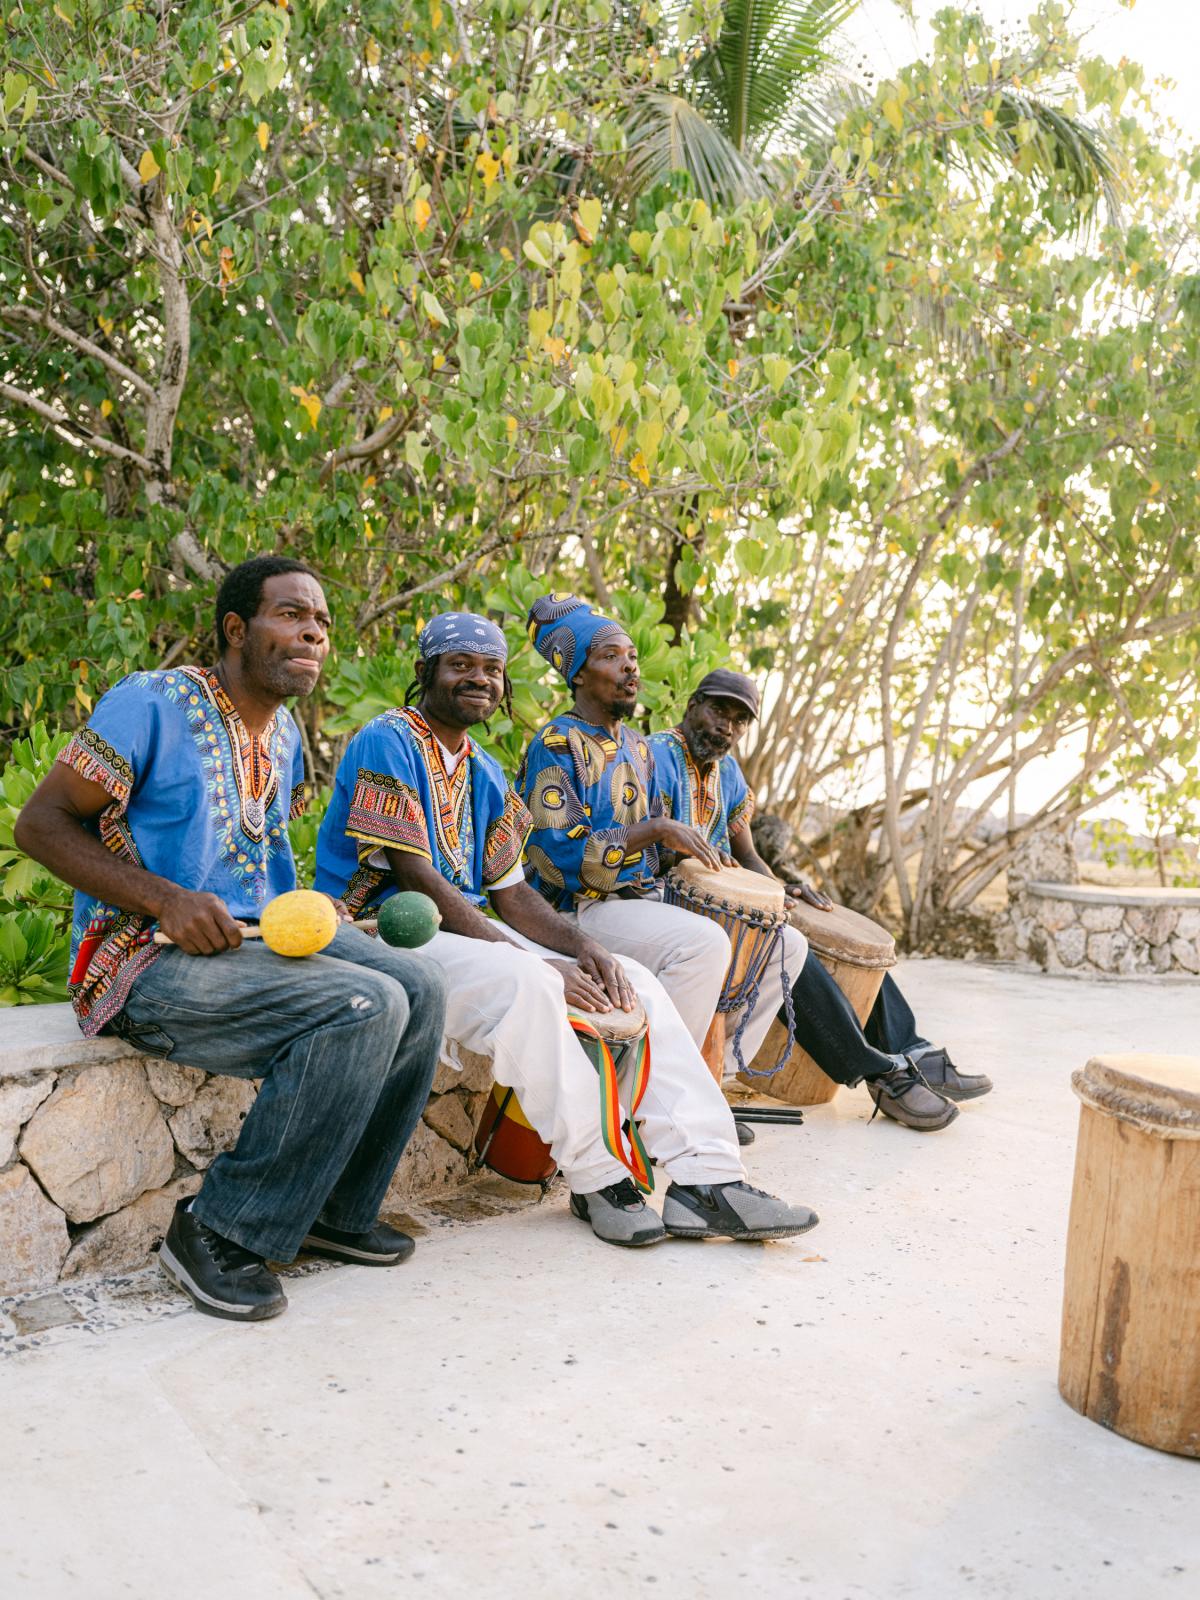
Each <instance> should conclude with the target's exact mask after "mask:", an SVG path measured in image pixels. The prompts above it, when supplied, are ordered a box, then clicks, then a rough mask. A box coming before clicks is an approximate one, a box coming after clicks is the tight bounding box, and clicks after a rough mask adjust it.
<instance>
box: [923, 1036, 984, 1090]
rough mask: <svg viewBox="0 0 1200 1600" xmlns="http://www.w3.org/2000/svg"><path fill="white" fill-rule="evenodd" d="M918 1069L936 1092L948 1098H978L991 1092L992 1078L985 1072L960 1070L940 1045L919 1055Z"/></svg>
mask: <svg viewBox="0 0 1200 1600" xmlns="http://www.w3.org/2000/svg"><path fill="white" fill-rule="evenodd" d="M917 1071H918V1072H919V1073H920V1074H921V1076H922V1077H923V1078H924V1079H925V1082H926V1083H927V1084H928V1085H929V1087H930V1088H931V1089H932V1090H933V1091H934V1092H935V1093H936V1094H940V1095H944V1096H945V1098H946V1099H947V1100H977V1099H978V1098H979V1096H980V1095H981V1094H990V1093H991V1090H992V1080H991V1079H990V1078H989V1077H988V1076H987V1074H986V1073H983V1072H960V1071H959V1070H958V1068H957V1067H956V1066H955V1065H954V1063H953V1061H951V1059H950V1057H949V1055H948V1054H947V1053H946V1051H945V1050H943V1049H941V1048H940V1047H939V1048H938V1049H937V1050H926V1052H925V1054H924V1055H923V1056H918V1057H917Z"/></svg>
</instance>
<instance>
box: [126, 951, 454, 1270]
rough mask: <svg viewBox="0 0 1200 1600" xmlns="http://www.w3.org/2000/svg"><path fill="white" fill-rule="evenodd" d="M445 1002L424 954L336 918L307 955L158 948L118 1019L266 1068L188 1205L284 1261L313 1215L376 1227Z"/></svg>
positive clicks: (188, 1049)
mask: <svg viewBox="0 0 1200 1600" xmlns="http://www.w3.org/2000/svg"><path fill="white" fill-rule="evenodd" d="M445 1010H446V981H445V978H444V977H443V976H442V973H441V970H440V968H438V967H437V966H435V965H434V963H433V962H432V961H430V960H428V959H427V958H426V957H425V956H421V955H418V954H416V953H414V952H413V951H410V950H396V949H392V948H391V947H390V946H388V945H386V944H383V943H382V942H381V941H380V940H378V939H372V938H371V937H370V936H369V935H368V934H365V933H363V932H362V931H361V929H358V928H351V927H345V926H343V927H340V928H339V929H338V931H337V933H336V935H335V936H334V939H333V942H332V944H330V945H328V946H327V948H326V949H325V951H324V952H323V953H322V954H321V955H316V956H307V957H306V958H304V959H303V960H290V959H289V958H288V957H286V956H277V955H275V954H274V953H273V952H272V951H270V950H268V949H267V948H266V946H265V945H263V944H261V943H260V942H259V941H258V940H247V941H246V942H245V943H244V944H243V945H242V947H241V948H240V949H239V950H227V951H225V952H224V953H223V954H222V955H218V956H189V955H185V954H184V953H183V951H182V950H177V949H175V948H174V947H167V948H164V949H163V950H162V951H161V952H160V953H159V955H158V957H157V959H156V960H155V961H154V963H153V965H152V966H150V967H148V968H147V970H146V971H145V972H144V973H143V974H142V976H141V977H140V978H138V979H137V981H136V982H135V983H134V985H133V988H132V989H131V991H130V994H129V999H128V1000H127V1001H126V1003H125V1006H124V1009H123V1010H122V1011H121V1012H120V1014H119V1015H118V1017H117V1018H116V1020H115V1022H114V1024H113V1031H114V1032H116V1033H118V1034H120V1035H121V1037H122V1038H124V1039H127V1040H129V1042H130V1043H131V1044H134V1045H136V1046H137V1047H138V1048H139V1049H141V1050H144V1051H145V1052H146V1054H147V1055H153V1056H164V1057H167V1058H169V1059H175V1060H178V1061H179V1062H181V1063H182V1064H184V1065H187V1066H190V1067H202V1068H203V1069H204V1070H205V1071H206V1072H218V1073H225V1074H227V1075H229V1076H230V1077H234V1078H261V1079H262V1086H261V1087H260V1089H259V1092H258V1098H257V1099H256V1100H255V1102H254V1105H253V1106H252V1107H251V1109H250V1113H249V1115H248V1116H247V1117H246V1121H245V1123H244V1124H243V1126H242V1131H241V1134H240V1136H239V1138H238V1142H237V1144H236V1145H235V1147H234V1148H233V1149H232V1150H230V1151H227V1152H226V1153H225V1154H223V1155H219V1156H218V1157H217V1159H216V1160H215V1161H214V1162H213V1164H212V1166H211V1167H210V1168H209V1169H208V1172H207V1173H206V1175H205V1178H204V1184H203V1187H202V1188H201V1190H200V1192H199V1194H198V1195H197V1196H196V1198H195V1200H194V1201H193V1203H192V1210H193V1212H194V1213H195V1215H196V1216H197V1217H198V1218H199V1219H200V1221H201V1222H203V1223H205V1224H207V1226H208V1227H210V1228H213V1229H215V1231H216V1232H217V1233H219V1234H221V1235H222V1236H223V1237H224V1238H226V1239H233V1240H235V1241H236V1242H237V1243H238V1244H240V1245H242V1246H244V1247H245V1248H246V1249H247V1250H253V1251H255V1252H256V1253H257V1254H258V1255H261V1256H265V1257H267V1258H268V1259H269V1260H272V1261H290V1260H291V1259H292V1258H293V1256H295V1254H296V1252H297V1250H298V1249H299V1248H300V1245H301V1243H302V1241H303V1239H304V1236H305V1234H306V1233H307V1232H308V1230H309V1227H310V1225H311V1224H312V1223H313V1222H314V1221H315V1220H317V1219H318V1218H319V1219H320V1220H321V1221H322V1222H323V1223H326V1224H327V1225H328V1226H329V1227H332V1228H339V1229H343V1230H344V1231H345V1232H347V1233H361V1232H364V1231H365V1230H366V1229H368V1228H371V1227H373V1226H374V1224H375V1222H376V1220H377V1218H378V1215H379V1207H380V1205H381V1204H382V1202H383V1197H384V1195H385V1193H386V1192H387V1187H388V1184H389V1183H390V1181H391V1178H392V1174H393V1172H394V1171H395V1170H396V1165H397V1163H398V1162H399V1160H400V1157H401V1155H402V1154H403V1151H404V1147H405V1145H406V1144H407V1143H408V1140H409V1138H410V1136H411V1134H412V1132H413V1129H414V1128H415V1127H416V1125H417V1122H418V1120H419V1118H420V1115H421V1112H422V1111H423V1110H424V1107H425V1102H426V1100H427V1099H428V1097H429V1089H430V1086H431V1084H432V1083H433V1075H434V1072H435V1071H436V1069H437V1060H438V1050H439V1046H440V1044H441V1039H442V1022H443V1018H444V1016H445Z"/></svg>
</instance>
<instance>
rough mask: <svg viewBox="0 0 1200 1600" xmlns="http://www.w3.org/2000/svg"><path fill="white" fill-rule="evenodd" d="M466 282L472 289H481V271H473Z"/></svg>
mask: <svg viewBox="0 0 1200 1600" xmlns="http://www.w3.org/2000/svg"><path fill="white" fill-rule="evenodd" d="M467 282H468V283H469V284H470V285H471V287H472V289H482V288H483V274H482V273H481V272H473V273H472V274H471V276H470V277H469V278H468V279H467Z"/></svg>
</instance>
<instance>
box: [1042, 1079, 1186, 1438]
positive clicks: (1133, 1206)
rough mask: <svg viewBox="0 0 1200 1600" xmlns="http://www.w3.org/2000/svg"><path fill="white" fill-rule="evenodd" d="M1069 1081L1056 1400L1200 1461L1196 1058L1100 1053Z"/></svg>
mask: <svg viewBox="0 0 1200 1600" xmlns="http://www.w3.org/2000/svg"><path fill="white" fill-rule="evenodd" d="M1071 1081H1072V1084H1073V1086H1074V1089H1075V1093H1076V1094H1077V1095H1078V1096H1079V1098H1080V1100H1081V1101H1082V1107H1081V1110H1080V1114H1079V1140H1078V1145H1077V1147H1076V1156H1075V1187H1074V1191H1073V1192H1072V1195H1071V1220H1070V1224H1069V1226H1068V1229H1067V1268H1066V1285H1065V1293H1064V1296H1063V1323H1062V1349H1061V1353H1060V1359H1059V1368H1058V1387H1059V1392H1060V1393H1061V1394H1062V1397H1063V1399H1064V1400H1065V1401H1066V1402H1067V1404H1068V1405H1069V1406H1073V1407H1074V1408H1075V1410H1076V1411H1079V1412H1082V1414H1083V1415H1084V1416H1085V1417H1090V1418H1091V1419H1092V1421H1093V1422H1099V1423H1101V1424H1102V1425H1103V1426H1104V1427H1106V1428H1112V1429H1113V1430H1114V1432H1116V1433H1120V1434H1124V1435H1125V1437H1126V1438H1127V1439H1136V1440H1137V1442H1138V1443H1139V1444H1147V1445H1151V1446H1153V1448H1154V1449H1156V1450H1170V1451H1173V1452H1174V1453H1175V1454H1176V1455H1182V1456H1197V1457H1200V1057H1197V1056H1156V1055H1114V1056H1096V1057H1094V1058H1093V1059H1092V1060H1091V1061H1089V1062H1088V1064H1087V1066H1086V1067H1085V1068H1084V1069H1083V1071H1082V1072H1076V1073H1075V1074H1074V1076H1073V1077H1072V1080H1071Z"/></svg>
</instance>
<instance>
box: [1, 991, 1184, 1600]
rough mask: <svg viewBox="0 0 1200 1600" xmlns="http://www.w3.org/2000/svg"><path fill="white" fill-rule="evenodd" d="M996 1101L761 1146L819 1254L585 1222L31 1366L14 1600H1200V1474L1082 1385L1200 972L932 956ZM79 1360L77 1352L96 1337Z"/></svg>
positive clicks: (947, 1038) (520, 1232) (16, 1492)
mask: <svg viewBox="0 0 1200 1600" xmlns="http://www.w3.org/2000/svg"><path fill="white" fill-rule="evenodd" d="M902 982H903V985H904V987H905V989H906V991H907V992H908V993H909V995H910V997H911V998H912V999H913V1000H914V1002H915V1003H916V1008H917V1014H918V1017H919V1018H920V1019H921V1021H922V1022H923V1024H924V1025H925V1026H926V1028H927V1030H928V1031H930V1032H931V1033H933V1035H934V1036H935V1037H937V1038H938V1039H939V1040H941V1041H944V1042H946V1043H947V1044H949V1045H950V1047H951V1049H952V1051H953V1053H954V1055H955V1057H956V1058H957V1059H958V1060H959V1061H960V1062H962V1063H964V1064H965V1065H967V1066H970V1067H975V1068H978V1069H981V1070H986V1071H988V1072H990V1073H991V1074H992V1076H993V1077H994V1078H995V1080H996V1083H997V1088H996V1091H995V1093H994V1094H993V1095H991V1096H989V1097H988V1098H987V1099H985V1100H981V1101H978V1102H976V1103H974V1104H972V1105H967V1106H966V1107H964V1109H963V1112H962V1115H961V1116H960V1117H959V1119H958V1121H957V1122H956V1123H955V1124H954V1125H953V1126H952V1127H951V1128H950V1129H948V1130H947V1131H946V1132H944V1133H940V1134H933V1135H918V1134H914V1133H911V1132H909V1131H907V1130H905V1129H901V1128H899V1127H897V1126H895V1125H892V1124H886V1123H883V1122H882V1121H881V1120H879V1121H876V1122H875V1123H874V1124H871V1125H869V1124H868V1122H867V1115H868V1112H869V1110H870V1106H869V1102H868V1101H867V1099H866V1096H865V1094H864V1093H863V1092H862V1091H861V1090H859V1091H854V1092H846V1091H843V1092H842V1093H841V1094H839V1096H838V1098H837V1100H836V1101H835V1102H834V1103H833V1105H831V1106H829V1107H824V1108H820V1109H817V1110H815V1111H813V1112H812V1113H811V1114H810V1115H809V1118H808V1122H807V1124H806V1125H805V1127H804V1128H802V1129H790V1128H775V1127H768V1126H764V1127H760V1128H759V1130H758V1143H757V1144H756V1145H755V1146H754V1148H753V1149H752V1150H750V1151H749V1152H748V1157H749V1161H750V1169H751V1180H752V1181H754V1182H756V1183H758V1184H760V1185H761V1186H762V1187H764V1188H770V1189H773V1190H775V1191H776V1192H778V1193H785V1194H787V1195H788V1196H790V1197H793V1198H796V1199H801V1200H804V1201H806V1202H809V1203H811V1204H812V1205H814V1206H815V1207H816V1208H817V1209H818V1210H819V1211H820V1213H821V1218H822V1221H821V1225H820V1227H819V1228H818V1229H817V1230H816V1231H815V1232H813V1233H811V1234H809V1235H808V1236H806V1237H805V1238H803V1239H801V1240H798V1241H794V1242H792V1243H789V1244H778V1245H768V1246H737V1245H729V1244H687V1243H682V1242H672V1243H668V1244H664V1245H661V1246H659V1247H657V1248H656V1249H654V1250H650V1251H645V1252H641V1253H638V1254H629V1255H626V1254H621V1253H619V1252H617V1251H615V1250H611V1249H606V1248H605V1247H603V1246H601V1245H600V1244H598V1243H597V1242H595V1241H593V1239H592V1237H591V1235H590V1234H589V1233H588V1232H587V1231H586V1229H585V1228H584V1226H583V1225H581V1224H579V1223H577V1222H574V1221H573V1220H572V1219H570V1218H569V1217H568V1216H567V1215H566V1211H565V1201H564V1200H563V1198H562V1197H561V1196H559V1197H556V1198H552V1199H551V1200H550V1201H548V1202H546V1203H545V1204H544V1205H542V1206H539V1207H535V1208H532V1209H529V1210H525V1211H522V1212H520V1213H518V1214H515V1215H511V1216H506V1217H502V1218H497V1219H493V1220H488V1221H483V1222H479V1223H475V1224H472V1225H461V1226H457V1227H454V1228H450V1229H447V1230H445V1231H441V1232H438V1233H436V1234H432V1235H430V1236H428V1237H427V1238H425V1239H423V1240H422V1242H421V1245H420V1247H419V1249H418V1252H417V1255H416V1256H415V1258H414V1259H413V1261H412V1262H411V1263H409V1264H408V1265H407V1266H405V1267H402V1268H400V1269H397V1270H396V1271H394V1272H386V1271H369V1270H362V1269H351V1268H344V1269H339V1270H336V1271H329V1272H324V1273H321V1274H319V1275H316V1276H307V1277H301V1278H299V1279H297V1280H295V1281H294V1282H292V1283H291V1284H290V1285H289V1293H290V1296H291V1301H292V1304H291V1308H290V1310H289V1312H288V1314H287V1315H286V1316H285V1317H283V1318H281V1319H279V1320H278V1321H276V1322H273V1323H269V1324H266V1325H264V1326H262V1327H259V1328H239V1327H230V1326H228V1325H226V1324H222V1323H218V1322H213V1321H210V1320H207V1319H205V1318H202V1317H199V1316H196V1315H194V1314H192V1313H190V1312H186V1313H184V1314H181V1315H179V1316H171V1317H167V1318H165V1319H162V1318H160V1319H159V1320H155V1321H153V1322H147V1323H145V1324H143V1325H139V1326H125V1327H119V1328H115V1329H113V1330H111V1331H107V1332H98V1333H95V1332H91V1333H89V1332H88V1331H87V1330H86V1329H85V1330H84V1331H77V1330H75V1329H63V1330H60V1332H61V1334H62V1337H60V1338H58V1339H57V1341H52V1342H50V1343H49V1344H48V1345H47V1346H46V1347H45V1348H42V1349H34V1350H27V1351H25V1352H24V1353H18V1354H16V1355H15V1356H13V1358H12V1359H10V1360H9V1361H8V1362H6V1363H5V1364H4V1366H3V1367H2V1368H0V1414H2V1418H3V1421H2V1424H0V1460H2V1461H3V1463H4V1467H5V1472H4V1477H5V1480H6V1485H5V1488H4V1490H3V1494H2V1496H0V1592H2V1593H3V1594H5V1595H6V1596H12V1597H13V1600H17V1597H21V1600H25V1597H29V1600H59V1597H70V1600H75V1597H80V1600H118V1597H120V1600H162V1597H168V1596H170V1597H174V1600H208V1597H210V1596H211V1597H218V1596H219V1597H221V1600H251V1597H254V1600H312V1597H313V1596H314V1595H315V1596H320V1597H323V1600H342V1597H347V1600H376V1597H379V1600H384V1597H387V1600H394V1597H396V1596H401V1595H404V1596H407V1595H421V1596H429V1597H434V1600H440V1597H442V1596H446V1597H457V1596H472V1597H479V1596H483V1597H491V1596H496V1597H505V1600H509V1597H512V1596H514V1595H519V1596H522V1597H527V1600H529V1597H532V1600H541V1597H543V1596H545V1597H550V1596H555V1597H562V1596H569V1597H576V1596H578V1597H584V1600H592V1597H600V1596H617V1595H628V1594H631V1593H646V1594H655V1595H659V1596H664V1597H676V1596H678V1597H680V1600H696V1597H700V1600H707V1597H710V1596H711V1597H714V1600H716V1597H722V1600H725V1597H730V1596H740V1595H743V1594H744V1595H755V1596H767V1597H771V1600H773V1597H776V1596H780V1597H791V1596H796V1597H805V1600H807V1597H812V1600H899V1597H902V1596H913V1597H920V1600H930V1597H942V1596H945V1597H948V1600H957V1597H959V1596H985V1597H1009V1596H1013V1597H1018V1596H1019V1597H1022V1600H1025V1597H1028V1600H1063V1597H1084V1596H1086V1597H1088V1600H1109V1597H1112V1600H1117V1597H1120V1600H1142V1597H1145V1600H1152V1597H1153V1600H1157V1597H1158V1596H1171V1595H1178V1596H1180V1597H1183V1596H1195V1595H1196V1594H1197V1593H1200V1462H1197V1461H1189V1460H1183V1459H1180V1458H1177V1457H1173V1456H1167V1455H1162V1454H1159V1453H1156V1452H1154V1451H1151V1450H1147V1449H1144V1448H1142V1447H1140V1446H1138V1445H1135V1444H1132V1443H1130V1442H1128V1441H1126V1440H1123V1439H1120V1438H1118V1437H1116V1436H1115V1435H1113V1434H1109V1433H1106V1432H1105V1431H1104V1430H1103V1429H1101V1428H1099V1427H1097V1426H1095V1425H1094V1424H1092V1423H1090V1422H1087V1421H1085V1420H1084V1419H1082V1418H1080V1417H1078V1416H1076V1415H1075V1413H1074V1412H1072V1411H1071V1410H1069V1409H1068V1408H1067V1407H1066V1406H1065V1405H1064V1404H1063V1402H1062V1401H1061V1400H1060V1399H1059V1397H1058V1394H1057V1392H1056V1388H1055V1372H1056V1364H1057V1353H1058V1319H1059V1309H1060V1298H1061V1282H1062V1262H1063V1240H1064V1233H1065V1224H1066V1213H1067V1205H1068V1201H1069V1196H1070V1188H1071V1171H1072V1160H1073V1150H1074V1138H1075V1124H1076V1120H1077V1103H1076V1101H1075V1099H1074V1097H1073V1095H1072V1093H1071V1090H1070V1073H1071V1070H1072V1068H1074V1067H1076V1066H1079V1065H1081V1064H1082V1063H1083V1062H1084V1061H1085V1060H1086V1058H1087V1057H1088V1056H1089V1055H1092V1054H1095V1053H1097V1052H1099V1051H1116V1050H1134V1049H1158V1050H1167V1051H1175V1052H1180V1051H1182V1052H1196V1053H1200V1043H1198V1042H1197V1041H1200V984H1190V983H1185V984H1180V983H1157V984H1156V983H1152V982H1144V983H1143V982H1136V983H1135V982H1126V983H1112V984H1104V983H1099V982H1087V983H1082V982H1073V981H1071V980H1069V979H1061V978H1050V977H1045V976H1041V975H1035V974H1021V973H1017V972H1014V971H1011V970H1006V969H999V968H986V967H981V966H972V965H961V964H956V963H951V962H942V961H929V962H918V963H910V964H909V965H907V966H906V967H905V968H904V970H903V973H902ZM68 1335H69V1337H68Z"/></svg>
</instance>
